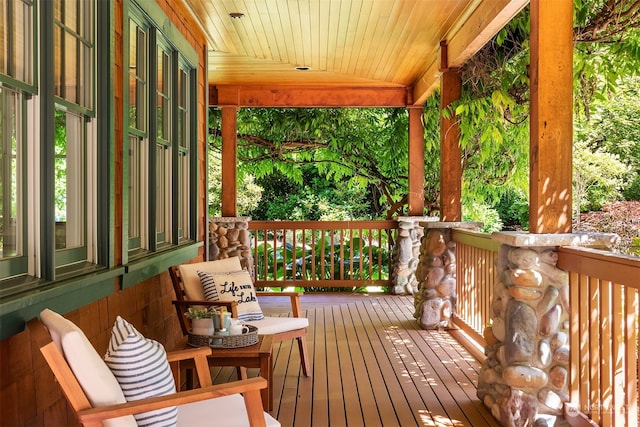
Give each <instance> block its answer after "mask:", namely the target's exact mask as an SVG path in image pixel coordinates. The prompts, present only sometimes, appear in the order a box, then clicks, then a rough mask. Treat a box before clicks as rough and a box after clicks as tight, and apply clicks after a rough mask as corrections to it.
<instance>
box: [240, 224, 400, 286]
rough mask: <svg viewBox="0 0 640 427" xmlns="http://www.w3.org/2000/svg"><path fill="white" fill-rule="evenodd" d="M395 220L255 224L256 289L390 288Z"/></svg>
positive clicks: (252, 228) (253, 244) (250, 227)
mask: <svg viewBox="0 0 640 427" xmlns="http://www.w3.org/2000/svg"><path fill="white" fill-rule="evenodd" d="M397 228H398V225H397V222H396V221H251V222H249V230H250V231H251V232H252V234H253V242H252V251H253V261H254V269H255V275H256V280H255V283H256V286H261V287H286V286H298V287H305V288H313V287H322V288H324V287H334V288H335V287H346V288H349V287H366V286H388V285H389V284H390V274H391V268H392V264H391V263H392V258H393V256H392V248H393V245H394V242H395V238H396V230H397Z"/></svg>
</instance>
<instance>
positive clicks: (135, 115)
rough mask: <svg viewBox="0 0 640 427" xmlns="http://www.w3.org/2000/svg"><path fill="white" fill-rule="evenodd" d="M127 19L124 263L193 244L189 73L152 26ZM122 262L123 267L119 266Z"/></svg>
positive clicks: (139, 18) (134, 12) (134, 15)
mask: <svg viewBox="0 0 640 427" xmlns="http://www.w3.org/2000/svg"><path fill="white" fill-rule="evenodd" d="M129 12H130V14H129V17H128V20H129V21H128V22H129V24H128V28H129V32H128V41H127V46H128V58H129V64H128V78H127V81H128V82H129V88H128V90H125V95H128V97H129V99H128V101H125V102H126V105H128V110H129V114H128V120H129V123H128V126H127V128H128V138H127V141H128V147H127V148H126V150H127V152H128V162H127V164H125V176H127V178H128V185H127V194H126V196H125V197H127V198H128V202H127V204H128V207H129V210H128V225H127V232H128V236H127V239H126V241H127V242H128V245H129V246H128V251H127V253H128V259H130V260H135V259H136V258H138V257H142V256H145V254H149V253H152V252H155V251H157V250H160V249H163V248H166V247H170V246H172V245H177V244H180V243H183V242H187V241H189V240H191V239H193V238H194V237H195V236H194V233H193V232H192V230H191V228H192V224H193V223H194V221H193V218H192V217H191V216H192V215H193V212H194V211H195V208H194V207H193V206H194V202H193V201H192V200H191V195H192V194H193V192H192V190H191V188H192V187H193V185H195V179H193V178H192V177H191V173H192V170H193V165H192V163H193V161H194V159H193V158H192V153H191V150H190V145H191V142H190V141H191V140H192V139H193V138H195V137H196V134H195V132H194V129H193V127H194V126H193V124H192V123H191V120H192V118H193V117H194V116H193V114H194V113H193V111H195V101H196V99H195V97H194V96H193V95H192V91H193V90H194V86H193V84H194V83H195V79H194V77H193V76H194V75H195V71H194V68H193V67H192V66H191V65H190V64H189V61H188V60H187V59H186V58H185V57H184V56H183V55H182V53H181V52H180V51H179V50H178V48H176V46H175V45H174V44H173V43H172V40H169V39H168V38H167V37H166V35H165V34H163V33H162V32H161V31H160V29H158V28H157V26H156V25H155V23H154V22H153V21H152V20H151V19H150V18H149V17H148V16H147V15H146V14H144V13H142V11H140V10H138V9H137V8H135V7H132V8H130V10H129ZM125 262H126V261H125Z"/></svg>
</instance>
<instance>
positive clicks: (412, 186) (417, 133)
mask: <svg viewBox="0 0 640 427" xmlns="http://www.w3.org/2000/svg"><path fill="white" fill-rule="evenodd" d="M408 110H409V200H408V201H409V209H408V215H409V216H421V215H424V125H423V124H422V114H423V113H424V107H423V106H420V107H410V108H408Z"/></svg>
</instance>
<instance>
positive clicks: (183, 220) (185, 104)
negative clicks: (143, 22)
mask: <svg viewBox="0 0 640 427" xmlns="http://www.w3.org/2000/svg"><path fill="white" fill-rule="evenodd" d="M189 94H190V79H189V71H188V70H186V69H184V68H183V67H182V66H181V67H180V68H179V69H178V109H177V115H178V117H177V119H176V123H177V130H176V134H177V145H178V162H177V163H178V173H177V177H178V184H177V188H178V241H179V242H182V241H185V240H188V239H189V237H190V236H189V219H190V218H189V211H190V210H189V203H190V200H191V192H190V191H189V189H190V188H191V187H190V181H189V177H190V170H191V168H190V167H189V164H190V158H189V146H190V144H189V139H190V137H191V135H190V132H191V126H190V123H189V121H190V118H191V116H190V114H189V112H190V109H189V105H190V96H189Z"/></svg>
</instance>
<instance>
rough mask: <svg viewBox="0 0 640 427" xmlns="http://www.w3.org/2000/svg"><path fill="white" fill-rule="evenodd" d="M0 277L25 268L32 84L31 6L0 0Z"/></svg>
mask: <svg viewBox="0 0 640 427" xmlns="http://www.w3.org/2000/svg"><path fill="white" fill-rule="evenodd" d="M0 22H2V26H0V55H1V56H0V146H1V149H2V151H1V152H0V272H2V273H1V274H0V279H4V278H7V277H13V276H20V275H24V274H26V273H27V271H28V262H27V260H28V250H29V245H28V234H27V219H28V217H27V212H28V209H27V208H28V205H27V203H26V199H25V197H26V188H27V186H26V182H27V175H26V173H27V167H26V159H27V156H26V152H27V151H26V149H27V143H28V138H29V136H30V135H29V134H28V133H27V121H26V118H27V114H26V111H27V104H28V100H27V99H28V97H29V96H30V94H31V93H33V91H34V90H35V86H34V80H35V77H34V76H35V74H34V73H35V69H34V58H35V45H34V35H35V31H34V22H35V6H34V2H33V1H31V0H13V1H9V0H0Z"/></svg>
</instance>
